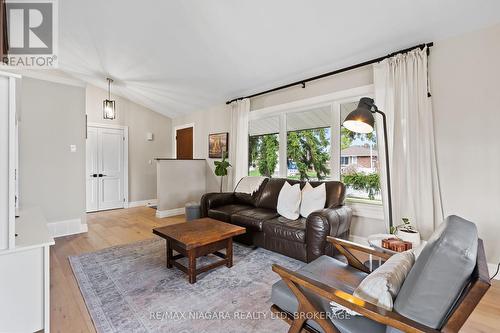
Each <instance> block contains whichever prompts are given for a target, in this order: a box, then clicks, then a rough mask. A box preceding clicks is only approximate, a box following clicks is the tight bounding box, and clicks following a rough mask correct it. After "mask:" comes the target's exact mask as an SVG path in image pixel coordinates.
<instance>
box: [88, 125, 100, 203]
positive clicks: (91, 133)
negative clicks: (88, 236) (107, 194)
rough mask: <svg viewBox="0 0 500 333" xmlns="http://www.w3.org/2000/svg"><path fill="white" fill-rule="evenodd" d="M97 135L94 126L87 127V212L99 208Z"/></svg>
mask: <svg viewBox="0 0 500 333" xmlns="http://www.w3.org/2000/svg"><path fill="white" fill-rule="evenodd" d="M97 135H98V131H97V128H96V127H89V128H88V129H87V144H86V160H87V163H86V165H87V167H86V171H87V175H86V177H87V179H86V182H87V212H95V211H97V210H99V199H98V198H99V179H98V174H99V164H98V156H97Z"/></svg>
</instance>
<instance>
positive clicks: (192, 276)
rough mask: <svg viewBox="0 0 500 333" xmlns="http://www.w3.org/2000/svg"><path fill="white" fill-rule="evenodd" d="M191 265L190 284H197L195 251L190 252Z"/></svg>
mask: <svg viewBox="0 0 500 333" xmlns="http://www.w3.org/2000/svg"><path fill="white" fill-rule="evenodd" d="M188 258H189V265H188V275H189V283H196V257H195V255H194V251H192V250H189V251H188Z"/></svg>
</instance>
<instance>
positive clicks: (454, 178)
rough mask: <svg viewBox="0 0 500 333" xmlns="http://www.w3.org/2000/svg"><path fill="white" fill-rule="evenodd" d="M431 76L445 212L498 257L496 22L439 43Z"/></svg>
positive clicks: (491, 258) (499, 47)
mask: <svg viewBox="0 0 500 333" xmlns="http://www.w3.org/2000/svg"><path fill="white" fill-rule="evenodd" d="M430 75H431V88H432V89H431V90H432V96H433V97H432V101H433V106H434V116H435V132H436V145H437V160H438V168H439V175H440V181H441V190H442V197H443V206H444V212H445V215H448V214H457V215H461V216H463V217H465V218H467V219H469V220H471V221H473V222H475V223H476V224H477V226H478V228H479V235H480V237H481V238H483V239H484V241H485V247H486V254H487V259H488V262H490V263H497V262H499V261H500V241H499V240H498V237H499V235H500V222H499V221H500V136H499V131H498V124H500V108H499V106H498V98H499V96H500V81H499V78H500V25H497V26H494V27H491V28H487V29H483V30H480V31H476V32H473V33H469V34H466V35H462V36H459V37H455V38H450V39H447V40H444V41H438V42H436V43H435V46H434V47H433V48H432V49H431V56H430Z"/></svg>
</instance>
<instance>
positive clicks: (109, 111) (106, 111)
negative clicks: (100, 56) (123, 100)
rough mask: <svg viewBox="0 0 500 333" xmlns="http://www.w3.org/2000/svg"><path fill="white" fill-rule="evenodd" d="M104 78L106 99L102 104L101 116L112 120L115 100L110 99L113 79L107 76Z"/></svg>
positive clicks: (114, 114) (114, 112)
mask: <svg viewBox="0 0 500 333" xmlns="http://www.w3.org/2000/svg"><path fill="white" fill-rule="evenodd" d="M106 80H108V99H105V100H104V102H103V104H102V110H103V118H104V119H109V120H113V119H115V118H116V108H115V101H114V100H111V83H112V82H113V79H110V78H109V77H108V78H106Z"/></svg>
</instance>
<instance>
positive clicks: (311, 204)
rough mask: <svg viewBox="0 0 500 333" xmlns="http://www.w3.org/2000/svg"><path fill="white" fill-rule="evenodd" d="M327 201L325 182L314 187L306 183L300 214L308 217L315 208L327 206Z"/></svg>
mask: <svg viewBox="0 0 500 333" xmlns="http://www.w3.org/2000/svg"><path fill="white" fill-rule="evenodd" d="M325 202H326V186H325V183H323V184H321V185H319V186H316V187H312V185H311V184H309V183H306V185H305V186H304V188H303V189H302V202H301V204H300V215H302V216H303V217H306V218H307V217H308V216H309V214H311V213H312V212H314V211H315V210H319V209H323V208H325Z"/></svg>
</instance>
